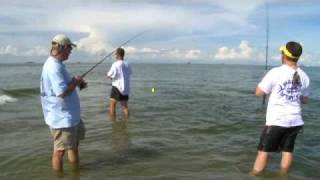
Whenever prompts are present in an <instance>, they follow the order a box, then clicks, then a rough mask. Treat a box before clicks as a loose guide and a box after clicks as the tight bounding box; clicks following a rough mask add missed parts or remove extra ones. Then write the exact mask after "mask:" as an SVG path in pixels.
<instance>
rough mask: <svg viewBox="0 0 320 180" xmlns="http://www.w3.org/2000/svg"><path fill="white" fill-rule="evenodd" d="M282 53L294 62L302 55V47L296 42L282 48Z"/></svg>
mask: <svg viewBox="0 0 320 180" xmlns="http://www.w3.org/2000/svg"><path fill="white" fill-rule="evenodd" d="M280 51H281V52H282V53H283V54H284V55H285V56H287V57H289V58H290V59H292V60H295V61H297V60H298V59H299V58H300V56H301V54H302V46H301V45H300V44H299V43H297V42H294V41H290V42H288V43H287V44H286V45H283V46H281V47H280Z"/></svg>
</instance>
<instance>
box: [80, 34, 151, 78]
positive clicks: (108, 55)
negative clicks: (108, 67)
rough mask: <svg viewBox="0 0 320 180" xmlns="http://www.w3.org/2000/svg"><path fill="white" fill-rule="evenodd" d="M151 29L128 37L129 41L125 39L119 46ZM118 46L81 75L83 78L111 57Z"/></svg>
mask: <svg viewBox="0 0 320 180" xmlns="http://www.w3.org/2000/svg"><path fill="white" fill-rule="evenodd" d="M149 31H150V30H145V31H142V32H141V33H138V34H136V35H134V36H133V37H132V38H130V39H128V40H127V41H125V42H124V43H122V44H121V45H119V46H118V47H117V48H120V47H122V46H124V45H126V44H128V43H129V42H130V41H132V40H133V39H136V38H137V37H139V36H141V35H143V34H145V33H146V32H149ZM117 48H115V49H114V50H112V51H111V52H110V53H109V54H107V55H106V56H104V57H103V58H102V59H101V60H100V61H99V62H98V63H96V64H95V65H93V66H92V67H91V68H90V69H89V70H88V71H87V72H85V73H83V74H82V75H81V77H82V78H84V77H85V76H86V75H87V74H88V73H89V72H91V71H92V70H93V69H95V68H96V67H97V66H98V65H99V64H101V63H102V62H103V61H105V60H106V59H107V58H108V57H110V56H111V55H112V54H113V53H114V52H115V51H116V50H117Z"/></svg>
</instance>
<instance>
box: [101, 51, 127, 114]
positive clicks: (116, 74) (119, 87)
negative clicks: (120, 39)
mask: <svg viewBox="0 0 320 180" xmlns="http://www.w3.org/2000/svg"><path fill="white" fill-rule="evenodd" d="M124 55H125V51H124V49H123V48H118V49H117V50H116V53H115V56H116V62H114V63H113V64H112V66H111V68H110V70H109V72H108V74H107V76H108V78H110V79H111V80H112V89H111V93H110V106H109V115H110V117H111V119H112V120H114V119H115V117H116V105H117V102H120V104H121V106H122V109H123V113H124V116H125V119H128V117H129V108H128V100H129V94H130V76H131V74H132V70H131V67H130V65H129V63H128V62H126V61H124V60H123V58H124Z"/></svg>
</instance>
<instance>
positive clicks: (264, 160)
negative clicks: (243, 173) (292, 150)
mask: <svg viewBox="0 0 320 180" xmlns="http://www.w3.org/2000/svg"><path fill="white" fill-rule="evenodd" d="M267 164H268V152H264V151H258V154H257V158H256V161H255V163H254V166H253V170H252V172H251V175H254V176H257V175H260V174H261V173H262V172H263V171H264V169H265V168H266V167H267Z"/></svg>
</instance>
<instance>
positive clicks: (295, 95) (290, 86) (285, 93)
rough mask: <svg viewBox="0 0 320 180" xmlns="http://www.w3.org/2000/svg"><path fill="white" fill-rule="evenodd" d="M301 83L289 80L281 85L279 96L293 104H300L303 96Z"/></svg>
mask: <svg viewBox="0 0 320 180" xmlns="http://www.w3.org/2000/svg"><path fill="white" fill-rule="evenodd" d="M301 87H302V85H301V83H295V82H294V81H293V80H287V81H285V82H283V83H282V84H279V91H278V94H279V95H280V96H281V97H282V98H285V99H286V100H288V101H291V102H299V101H300V96H301Z"/></svg>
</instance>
